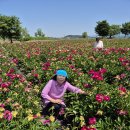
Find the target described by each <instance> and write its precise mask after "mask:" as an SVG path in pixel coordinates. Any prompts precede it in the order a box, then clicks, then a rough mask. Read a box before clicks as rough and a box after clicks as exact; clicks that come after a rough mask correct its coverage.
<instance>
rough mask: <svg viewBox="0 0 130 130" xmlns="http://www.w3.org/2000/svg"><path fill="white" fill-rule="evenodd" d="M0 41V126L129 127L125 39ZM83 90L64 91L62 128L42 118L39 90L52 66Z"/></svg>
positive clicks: (49, 129)
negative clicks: (99, 44)
mask: <svg viewBox="0 0 130 130" xmlns="http://www.w3.org/2000/svg"><path fill="white" fill-rule="evenodd" d="M92 42H93V40H61V41H46V42H45V41H36V42H27V43H26V42H25V43H13V44H9V43H0V130H55V129H57V128H61V129H64V130H78V129H79V130H128V129H130V39H127V40H114V39H113V40H104V45H105V49H103V50H101V49H99V50H94V49H92V46H91V43H92ZM58 68H64V69H66V71H67V72H68V75H69V82H70V83H71V84H73V85H74V86H77V87H79V88H81V89H83V90H84V91H86V92H87V93H88V95H80V94H74V93H66V94H65V101H66V105H67V108H66V109H65V110H61V112H60V114H63V116H64V120H65V121H64V122H65V126H61V125H60V123H59V122H57V121H55V119H54V117H53V113H52V115H51V116H50V117H42V118H43V119H44V120H43V121H42V122H41V121H40V120H41V114H40V112H41V110H42V107H41V105H40V104H41V96H40V95H41V91H42V89H43V87H44V85H45V84H46V83H47V81H48V80H50V78H51V77H52V76H53V75H54V73H55V70H56V69H58Z"/></svg>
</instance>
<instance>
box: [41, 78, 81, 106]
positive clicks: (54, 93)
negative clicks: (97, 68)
mask: <svg viewBox="0 0 130 130" xmlns="http://www.w3.org/2000/svg"><path fill="white" fill-rule="evenodd" d="M66 90H69V91H71V92H73V93H79V91H80V89H79V88H77V87H75V86H73V85H71V84H70V83H69V82H67V81H66V82H65V83H63V84H61V85H60V84H58V82H57V81H55V80H53V79H52V80H49V82H48V83H47V84H46V86H45V87H44V88H43V90H42V93H41V96H42V97H43V99H44V102H45V104H47V103H49V102H50V99H51V98H53V99H61V100H62V103H61V104H63V105H65V103H64V93H65V92H66Z"/></svg>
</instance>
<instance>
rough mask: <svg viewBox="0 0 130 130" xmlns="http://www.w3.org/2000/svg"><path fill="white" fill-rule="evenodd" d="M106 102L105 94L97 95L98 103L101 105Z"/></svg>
mask: <svg viewBox="0 0 130 130" xmlns="http://www.w3.org/2000/svg"><path fill="white" fill-rule="evenodd" d="M103 100H104V96H103V94H97V95H96V101H98V102H99V103H101V102H103Z"/></svg>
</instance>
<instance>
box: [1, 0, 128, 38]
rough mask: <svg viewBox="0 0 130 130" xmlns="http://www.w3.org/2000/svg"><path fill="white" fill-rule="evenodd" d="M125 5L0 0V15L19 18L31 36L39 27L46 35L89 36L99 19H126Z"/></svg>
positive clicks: (117, 0)
mask: <svg viewBox="0 0 130 130" xmlns="http://www.w3.org/2000/svg"><path fill="white" fill-rule="evenodd" d="M129 7H130V0H0V14H2V15H8V16H12V15H15V16H17V17H19V19H20V21H21V23H22V26H23V27H26V28H27V30H28V31H29V33H30V34H31V35H34V33H35V32H36V30H37V29H38V28H41V29H42V30H43V32H44V33H45V35H46V36H50V37H63V36H65V35H71V34H72V35H81V34H82V33H83V32H87V33H88V35H89V36H93V35H95V30H94V28H95V27H96V25H97V23H96V22H98V21H102V20H107V21H108V23H109V24H110V25H111V24H118V25H121V24H122V23H125V22H130V9H129Z"/></svg>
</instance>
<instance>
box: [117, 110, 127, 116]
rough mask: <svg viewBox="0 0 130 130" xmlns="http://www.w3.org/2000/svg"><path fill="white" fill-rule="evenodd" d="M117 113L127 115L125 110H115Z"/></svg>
mask: <svg viewBox="0 0 130 130" xmlns="http://www.w3.org/2000/svg"><path fill="white" fill-rule="evenodd" d="M117 114H118V115H127V114H128V112H127V111H125V110H117Z"/></svg>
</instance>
